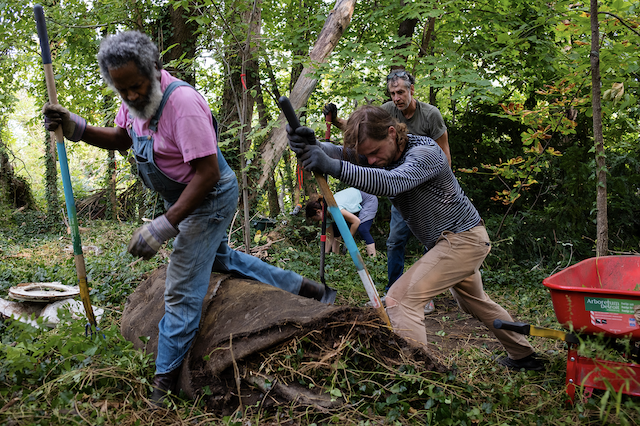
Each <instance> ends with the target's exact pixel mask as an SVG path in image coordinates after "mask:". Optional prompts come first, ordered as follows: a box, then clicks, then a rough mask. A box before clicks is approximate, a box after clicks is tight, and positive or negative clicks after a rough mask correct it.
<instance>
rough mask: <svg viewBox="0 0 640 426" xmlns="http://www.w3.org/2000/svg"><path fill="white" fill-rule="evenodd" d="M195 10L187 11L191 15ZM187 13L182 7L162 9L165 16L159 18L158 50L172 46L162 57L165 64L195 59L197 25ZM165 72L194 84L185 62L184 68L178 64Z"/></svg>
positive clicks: (193, 75) (189, 67)
mask: <svg viewBox="0 0 640 426" xmlns="http://www.w3.org/2000/svg"><path fill="white" fill-rule="evenodd" d="M195 10H196V9H195V8H190V9H189V11H190V12H192V13H193V12H194V11H195ZM189 11H187V10H185V9H184V8H182V6H180V7H178V8H177V9H174V8H173V6H171V5H169V6H167V7H166V8H165V9H164V14H165V16H163V17H162V18H161V20H162V26H161V28H162V31H159V34H158V41H157V43H158V49H160V51H161V52H162V51H163V50H164V49H167V48H169V47H170V46H173V47H171V49H169V50H168V51H167V52H166V53H165V54H164V55H163V57H162V59H163V61H164V62H165V63H169V62H170V61H174V60H179V59H180V58H184V59H186V60H187V61H191V60H192V59H194V58H195V57H196V46H197V43H196V42H195V41H196V40H197V32H198V23H197V22H196V21H195V20H191V21H189V18H190V15H188V13H189ZM167 71H169V72H171V74H173V75H174V76H175V77H177V78H179V79H181V80H184V81H186V82H187V83H189V84H190V85H192V86H195V84H196V76H195V73H194V70H193V66H192V65H191V64H190V62H187V65H186V66H185V65H184V64H179V66H178V67H174V66H171V67H167Z"/></svg>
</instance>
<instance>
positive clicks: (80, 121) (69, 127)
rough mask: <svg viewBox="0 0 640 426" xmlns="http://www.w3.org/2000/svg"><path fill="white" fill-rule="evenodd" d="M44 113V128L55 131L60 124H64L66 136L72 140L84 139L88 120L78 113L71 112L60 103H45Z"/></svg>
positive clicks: (63, 129) (63, 128)
mask: <svg viewBox="0 0 640 426" xmlns="http://www.w3.org/2000/svg"><path fill="white" fill-rule="evenodd" d="M42 114H43V115H44V128H45V129H47V130H49V131H51V132H53V131H55V130H56V129H57V128H58V126H62V134H63V135H64V137H65V138H67V139H69V140H70V141H72V142H78V141H79V140H80V139H82V135H83V134H84V131H85V129H86V128H87V120H85V119H84V118H82V117H80V116H79V115H77V114H73V113H71V112H69V110H68V109H66V108H64V107H62V106H60V104H53V105H52V104H50V103H49V102H47V103H45V104H44V106H43V107H42Z"/></svg>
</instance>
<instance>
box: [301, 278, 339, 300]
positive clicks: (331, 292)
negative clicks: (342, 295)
mask: <svg viewBox="0 0 640 426" xmlns="http://www.w3.org/2000/svg"><path fill="white" fill-rule="evenodd" d="M337 293H338V292H337V291H336V290H335V289H333V288H331V287H329V286H328V285H326V284H320V283H318V282H315V281H313V280H310V279H308V278H302V284H300V291H299V292H298V295H300V296H303V297H308V298H310V299H316V300H318V301H320V302H322V303H326V304H328V305H332V304H333V302H335V300H336V294H337Z"/></svg>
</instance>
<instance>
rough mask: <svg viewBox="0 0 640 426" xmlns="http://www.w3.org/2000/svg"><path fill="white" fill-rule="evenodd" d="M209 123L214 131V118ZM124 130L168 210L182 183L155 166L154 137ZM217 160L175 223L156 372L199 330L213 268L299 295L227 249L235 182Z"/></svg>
mask: <svg viewBox="0 0 640 426" xmlns="http://www.w3.org/2000/svg"><path fill="white" fill-rule="evenodd" d="M185 85H186V86H189V84H188V83H186V82H183V81H176V82H173V83H171V84H170V85H169V86H168V87H167V89H166V90H165V91H164V94H163V97H162V102H161V104H160V106H159V107H158V111H157V112H156V114H155V115H154V116H153V118H152V119H151V122H150V124H149V129H150V130H151V131H152V132H155V131H156V130H157V128H158V121H159V120H160V117H161V115H162V110H163V109H164V106H165V104H166V102H167V99H168V98H169V95H170V94H171V92H173V90H174V89H175V88H176V87H179V86H185ZM190 87H191V86H190ZM194 90H195V89H194ZM213 123H214V128H215V130H216V133H217V123H216V121H215V118H214V120H213ZM128 130H129V135H130V136H131V139H132V141H133V152H134V154H135V158H136V162H137V164H138V174H139V175H140V177H141V179H142V181H143V182H144V184H145V186H147V187H148V188H149V189H152V190H154V191H157V192H158V193H159V194H160V195H161V196H162V198H164V200H165V207H166V209H169V208H170V207H171V206H172V205H173V204H174V203H175V202H176V201H177V200H178V198H179V197H180V195H181V194H182V191H183V190H184V188H186V186H187V185H186V184H184V183H181V182H177V181H175V180H173V179H171V178H170V177H168V176H167V175H166V174H164V173H163V172H162V171H161V170H160V169H159V168H158V167H157V166H156V164H155V162H154V159H153V136H137V135H136V134H135V132H134V130H133V128H130V129H128ZM217 159H218V167H219V169H220V179H219V180H218V182H217V183H216V185H215V187H214V188H213V190H212V191H211V192H210V193H209V194H208V195H207V196H206V197H205V199H204V200H203V201H202V203H201V204H200V206H198V207H197V208H196V209H195V210H194V211H193V212H192V213H191V214H190V215H189V216H187V217H186V218H185V219H184V220H183V221H182V222H180V224H179V225H178V229H179V231H180V233H179V234H178V236H177V237H176V239H175V241H174V243H173V252H172V253H171V262H169V266H168V267H167V278H166V281H165V293H164V302H165V313H164V317H163V318H162V320H161V321H160V323H159V324H158V353H157V357H156V374H165V373H168V372H171V371H173V370H175V369H176V368H178V367H179V366H180V364H182V360H183V359H184V356H185V355H186V353H187V350H188V349H189V346H190V344H191V341H192V340H193V338H194V337H195V335H196V332H197V331H198V324H199V323H200V316H201V313H202V302H203V300H204V296H205V295H206V293H207V289H208V287H209V277H210V275H211V271H212V270H214V271H217V272H229V273H233V274H235V275H239V276H241V277H244V278H249V279H254V280H257V281H261V282H263V283H267V284H271V285H273V286H275V287H278V288H281V289H283V290H285V291H289V292H291V293H294V294H298V292H299V291H300V284H301V283H302V277H301V276H300V275H298V274H296V273H295V272H292V271H286V270H283V269H280V268H277V267H275V266H272V265H269V264H267V263H264V262H262V261H261V260H260V259H258V258H256V257H253V256H251V255H248V254H245V253H242V252H237V251H235V250H233V249H231V248H230V247H229V246H228V245H227V228H228V227H229V225H230V223H231V220H232V218H233V215H234V213H235V211H236V207H237V205H238V181H237V179H236V175H235V173H234V172H233V170H231V168H230V167H229V165H228V164H227V162H226V160H225V159H224V157H223V156H222V153H221V152H220V148H218V152H217Z"/></svg>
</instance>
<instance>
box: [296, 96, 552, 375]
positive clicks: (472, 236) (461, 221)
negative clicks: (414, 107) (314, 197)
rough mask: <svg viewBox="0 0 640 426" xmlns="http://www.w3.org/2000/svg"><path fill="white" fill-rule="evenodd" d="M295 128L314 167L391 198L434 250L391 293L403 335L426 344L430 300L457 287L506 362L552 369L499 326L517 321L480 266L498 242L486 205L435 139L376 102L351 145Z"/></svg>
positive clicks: (347, 133)
mask: <svg viewBox="0 0 640 426" xmlns="http://www.w3.org/2000/svg"><path fill="white" fill-rule="evenodd" d="M288 130H289V135H288V136H289V145H290V147H291V149H292V150H293V151H294V152H295V153H296V154H297V155H298V157H299V161H300V163H301V164H302V166H303V167H304V168H305V169H306V170H309V171H312V172H319V173H326V174H329V175H331V176H333V177H335V178H338V179H340V180H341V181H343V182H344V183H346V184H348V185H350V186H353V187H356V188H358V189H360V190H362V191H364V192H367V193H370V194H374V195H378V196H388V197H390V198H391V201H392V203H393V205H394V206H395V207H396V208H397V209H398V210H399V211H400V213H401V214H402V217H403V218H404V219H405V221H406V222H407V225H408V226H409V228H410V229H411V231H412V232H413V234H414V235H415V236H416V237H417V238H418V240H420V242H421V243H422V244H424V245H425V247H426V248H427V249H428V251H427V253H426V254H425V255H424V256H423V257H422V258H421V259H420V260H418V261H417V262H416V263H415V264H414V265H413V266H411V268H409V270H408V271H407V272H405V273H404V274H403V275H402V276H401V277H400V278H399V279H398V281H396V283H395V284H394V285H393V286H392V287H391V288H390V289H389V292H388V293H387V298H386V305H387V313H388V315H389V319H390V320H391V324H392V325H393V328H394V331H395V332H396V333H397V334H399V335H400V336H402V337H404V338H406V339H407V340H408V341H410V342H414V343H415V344H419V345H425V346H426V344H427V335H426V331H425V326H424V313H423V309H424V305H425V303H426V302H427V301H428V300H431V299H433V298H434V297H435V296H437V295H438V294H440V293H442V292H444V291H446V290H451V293H452V294H453V296H454V297H455V299H456V300H457V302H458V304H459V306H460V307H461V308H462V309H463V310H464V311H466V312H468V313H469V314H471V315H473V316H474V317H476V318H478V319H479V320H480V321H482V322H483V323H484V324H485V326H487V328H489V329H490V330H491V331H492V332H493V333H494V334H495V336H496V337H497V338H498V340H500V342H501V343H502V345H503V346H504V347H505V349H506V351H507V353H508V356H506V357H502V358H500V359H498V362H499V363H500V364H502V365H505V366H507V367H509V368H514V369H520V368H524V369H528V370H542V369H543V368H544V364H543V361H542V360H541V359H540V358H538V357H537V355H536V354H535V352H534V350H533V348H532V347H531V345H530V344H529V343H528V341H527V340H526V339H525V337H524V336H522V335H521V334H518V333H515V332H512V331H505V330H501V329H496V328H494V326H493V321H494V320H495V319H500V320H503V321H513V320H512V318H511V316H510V315H509V313H508V312H507V311H506V310H505V309H504V308H502V307H501V306H500V305H498V304H497V303H495V302H494V301H493V300H491V298H489V296H488V295H487V294H486V293H485V292H484V288H483V285H482V277H481V274H480V266H481V265H482V262H483V261H484V259H485V257H486V256H487V255H488V254H489V251H490V249H491V242H490V240H489V236H488V234H487V231H486V229H485V227H484V223H483V222H482V220H481V218H480V215H479V213H478V211H477V210H476V208H475V207H474V206H473V204H472V203H471V201H470V200H469V199H468V198H467V196H466V195H465V194H464V192H463V190H462V188H461V187H460V185H459V184H458V181H457V180H456V178H455V176H454V175H453V172H452V171H451V168H450V167H449V164H448V161H447V157H446V155H445V154H444V152H443V151H442V149H441V148H440V147H439V146H438V145H437V144H436V143H435V142H434V141H433V139H431V138H428V137H425V136H416V135H412V134H407V132H406V126H405V125H404V124H399V123H398V122H397V121H396V120H395V119H394V118H393V117H392V116H391V115H389V113H388V112H386V111H384V110H383V109H382V108H380V107H375V106H369V105H366V106H363V107H361V108H359V109H358V110H356V111H355V112H354V113H353V114H352V115H351V117H349V120H348V121H347V123H346V128H345V130H344V144H345V148H344V149H343V147H341V146H337V145H333V144H331V143H323V144H320V143H319V142H317V141H316V139H315V136H314V134H313V130H311V129H309V128H307V127H300V128H298V129H296V131H295V132H292V131H291V130H290V129H288Z"/></svg>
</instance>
